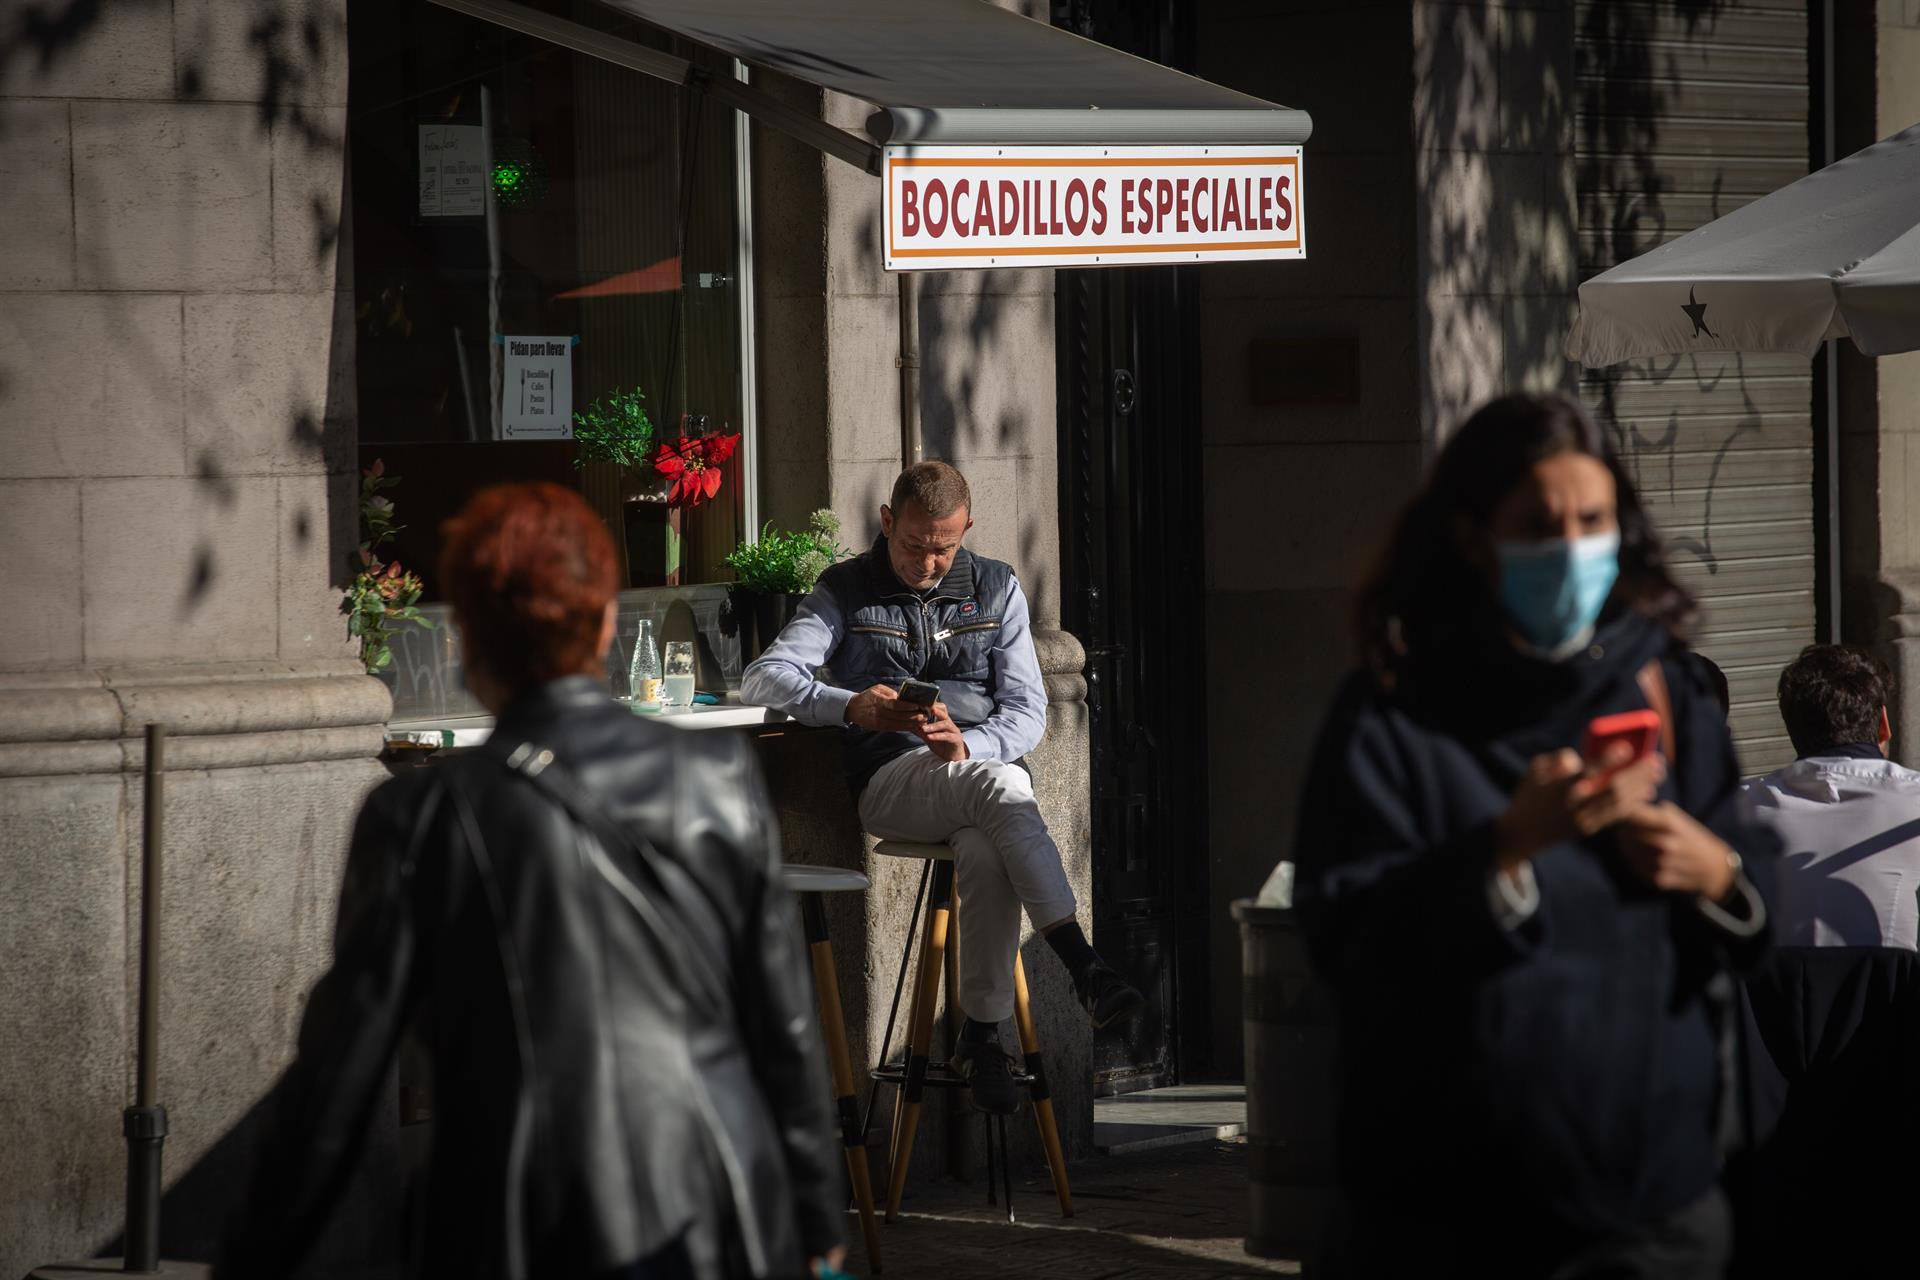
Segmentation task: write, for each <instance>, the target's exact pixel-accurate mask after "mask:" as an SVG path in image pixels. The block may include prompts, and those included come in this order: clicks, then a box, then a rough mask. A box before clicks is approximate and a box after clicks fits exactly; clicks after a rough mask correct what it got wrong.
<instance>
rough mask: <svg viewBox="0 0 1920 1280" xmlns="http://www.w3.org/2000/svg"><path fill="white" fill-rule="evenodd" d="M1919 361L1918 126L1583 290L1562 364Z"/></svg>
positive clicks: (1607, 274) (1602, 275) (1644, 256)
mask: <svg viewBox="0 0 1920 1280" xmlns="http://www.w3.org/2000/svg"><path fill="white" fill-rule="evenodd" d="M1845 337H1851V338H1852V339H1853V341H1854V345H1855V346H1857V347H1859V348H1860V350H1861V351H1863V352H1865V353H1866V354H1867V355H1870V356H1881V355H1890V354H1892V353H1893V352H1896V351H1912V350H1914V349H1916V348H1920V125H1915V126H1914V127H1913V128H1911V129H1908V130H1906V131H1905V132H1903V133H1897V134H1895V135H1894V136H1893V137H1891V138H1888V139H1886V140H1885V141H1882V142H1876V143H1874V144H1873V145H1872V146H1870V147H1868V148H1867V149H1866V150H1864V151H1860V152H1857V153H1855V154H1854V155H1850V156H1848V157H1847V158H1846V159H1844V160H1841V161H1839V162H1837V163H1835V164H1830V165H1828V166H1827V167H1826V168H1824V169H1822V170H1820V171H1819V172H1818V173H1812V174H1808V175H1807V176H1806V177H1804V178H1802V179H1800V180H1799V181H1798V182H1795V183H1792V184H1790V185H1788V186H1785V187H1782V188H1781V189H1780V190H1778V191H1776V192H1774V193H1773V194H1772V195H1769V196H1763V197H1762V198H1760V199H1758V200H1755V201H1754V202H1753V203H1752V204H1749V205H1747V206H1745V207H1744V208H1740V209H1736V210H1734V211H1733V212H1732V213H1730V214H1728V215H1727V216H1725V217H1724V218H1716V219H1715V220H1714V221H1712V222H1709V223H1708V224H1707V225H1706V226H1704V227H1700V228H1699V229H1697V230H1694V231H1689V232H1688V233H1687V234H1686V235H1683V236H1681V237H1680V238H1679V239H1677V240H1674V241H1672V242H1671V243H1668V244H1664V245H1661V246H1660V247H1659V248H1658V249H1654V250H1651V251H1649V252H1647V253H1643V254H1641V255H1640V256H1639V257H1637V258H1634V259H1632V260H1631V261H1628V262H1623V263H1621V264H1620V265H1619V266H1617V267H1615V268H1613V269H1612V270H1611V271H1603V272H1601V273H1600V274H1599V275H1597V276H1595V277H1594V278H1593V279H1591V280H1589V281H1587V282H1586V283H1585V284H1583V285H1581V286H1580V315H1579V318H1578V319H1577V320H1575V321H1574V325H1573V331H1572V332H1571V333H1570V334H1568V335H1567V357H1568V358H1569V359H1571V360H1578V361H1580V362H1581V363H1582V364H1585V365H1588V366H1590V367H1596V368H1597V367H1599V366H1601V365H1609V364H1617V363H1618V362H1620V361H1622V360H1632V359H1635V358H1638V357H1641V356H1653V355H1665V354H1670V353H1672V352H1684V351H1777V352H1783V353H1784V352H1792V353H1795V354H1798V355H1803V356H1811V355H1813V354H1814V352H1816V351H1817V350H1819V348H1820V344H1821V343H1822V342H1823V341H1825V340H1826V339H1828V338H1845Z"/></svg>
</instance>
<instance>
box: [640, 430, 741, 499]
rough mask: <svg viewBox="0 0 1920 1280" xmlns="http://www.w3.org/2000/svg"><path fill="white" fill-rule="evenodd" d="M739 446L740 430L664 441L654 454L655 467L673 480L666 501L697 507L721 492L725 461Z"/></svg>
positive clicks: (686, 436) (685, 436)
mask: <svg viewBox="0 0 1920 1280" xmlns="http://www.w3.org/2000/svg"><path fill="white" fill-rule="evenodd" d="M739 447H740V433H739V432H737V431H735V432H732V433H728V432H724V431H723V432H718V433H716V434H713V435H683V436H681V437H680V438H679V439H677V440H674V441H671V442H669V443H663V444H662V445H661V446H660V450H659V452H657V453H655V454H654V455H653V469H654V470H655V471H658V472H659V473H660V474H661V475H663V476H665V477H666V478H667V479H668V480H669V481H671V482H672V484H671V485H670V487H669V488H668V490H667V504H668V505H669V506H675V507H697V506H699V505H700V504H701V503H702V502H705V501H706V500H707V499H709V498H711V497H713V496H714V495H715V494H717V493H719V492H720V481H721V479H722V478H723V475H724V473H723V472H722V470H721V467H722V465H723V464H724V463H725V462H726V461H727V459H729V458H731V457H732V456H733V451H734V450H735V449H737V448H739Z"/></svg>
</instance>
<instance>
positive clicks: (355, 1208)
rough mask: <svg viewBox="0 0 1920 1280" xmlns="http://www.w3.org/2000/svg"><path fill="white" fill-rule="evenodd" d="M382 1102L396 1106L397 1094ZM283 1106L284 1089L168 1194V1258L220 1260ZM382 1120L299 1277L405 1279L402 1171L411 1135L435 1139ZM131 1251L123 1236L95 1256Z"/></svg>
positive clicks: (385, 1115)
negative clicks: (393, 1102)
mask: <svg viewBox="0 0 1920 1280" xmlns="http://www.w3.org/2000/svg"><path fill="white" fill-rule="evenodd" d="M381 1096H382V1097H383V1098H385V1099H387V1100H389V1101H391V1099H392V1098H393V1090H392V1089H387V1090H385V1091H383V1093H382V1094H381ZM279 1098H280V1094H279V1091H278V1088H277V1087H276V1088H275V1089H274V1090H272V1091H269V1092H268V1093H267V1095H266V1096H265V1097H263V1098H262V1099H261V1100H260V1101H259V1102H257V1103H255V1104H254V1106H253V1108H252V1109H251V1110H249V1111H248V1112H247V1114H246V1115H245V1116H243V1117H241V1119H240V1121H239V1123H237V1124H235V1125H234V1126H233V1127H232V1128H231V1129H229V1130H227V1132H226V1133H225V1134H223V1135H221V1137H220V1140H219V1141H218V1142H216V1143H214V1144H213V1145H212V1146H211V1147H209V1148H208V1149H207V1150H206V1151H205V1152H203V1153H202V1154H201V1156H200V1158H199V1159H198V1160H196V1161H194V1163H193V1166H192V1167H191V1168H189V1169H188V1170H187V1171H186V1172H185V1173H183V1174H181V1175H179V1177H178V1179H177V1180H176V1181H175V1182H174V1183H173V1185H172V1186H170V1187H169V1188H168V1189H167V1192H166V1195H165V1196H164V1197H163V1198H162V1200H161V1205H160V1256H161V1257H163V1258H172V1259H182V1260H188V1261H196V1262H213V1261H217V1260H218V1259H219V1257H220V1251H221V1248H222V1245H223V1243H224V1239H225V1237H226V1235H227V1232H228V1228H229V1224H230V1223H231V1221H232V1219H233V1216H234V1215H235V1214H236V1213H237V1212H238V1211H239V1210H240V1208H241V1205H242V1202H243V1201H244V1199H245V1197H246V1194H247V1192H248V1191H249V1190H251V1188H252V1186H253V1184H254V1182H255V1179H256V1175H257V1173H258V1170H257V1169H256V1167H255V1164H256V1160H257V1157H258V1154H259V1151H260V1148H261V1146H262V1144H263V1141H264V1139H265V1138H266V1136H267V1135H268V1133H269V1132H270V1131H271V1127H272V1124H273V1115H274V1109H275V1108H276V1106H277V1105H278V1103H279ZM376 1112H377V1115H376V1118H375V1120H374V1121H373V1122H372V1123H371V1124H370V1125H369V1127H368V1132H367V1134H366V1136H365V1142H366V1146H365V1147H364V1148H363V1153H364V1154H363V1155H362V1158H361V1161H360V1163H359V1165H358V1170H359V1172H358V1173H356V1176H354V1177H353V1178H351V1179H349V1180H348V1182H347V1183H346V1185H345V1189H344V1191H343V1193H342V1197H341V1200H340V1202H339V1204H338V1205H337V1206H336V1207H335V1208H334V1210H333V1212H332V1213H331V1214H330V1215H329V1217H328V1220H327V1223H326V1225H325V1227H324V1228H323V1229H322V1231H321V1233H320V1237H319V1239H318V1240H317V1241H315V1243H314V1245H313V1247H312V1248H310V1249H309V1250H307V1251H306V1252H305V1253H304V1254H303V1255H302V1256H303V1258H304V1261H303V1263H302V1265H301V1266H300V1268H299V1270H298V1271H297V1272H295V1273H294V1274H295V1275H297V1276H301V1277H308V1276H312V1277H319V1276H334V1277H361V1278H365V1280H371V1278H372V1277H386V1276H392V1275H397V1274H398V1273H399V1262H400V1260H401V1254H402V1232H403V1225H402V1216H403V1212H404V1205H403V1202H402V1194H401V1192H402V1189H401V1187H400V1185H399V1182H398V1171H399V1170H400V1169H402V1168H403V1167H404V1166H405V1164H406V1162H407V1157H406V1155H405V1154H404V1153H403V1152H402V1149H401V1148H402V1146H403V1145H404V1144H405V1140H406V1139H407V1138H408V1137H409V1136H410V1135H412V1134H416V1133H417V1134H419V1135H420V1136H421V1137H422V1139H423V1140H424V1137H425V1135H426V1132H427V1131H426V1129H424V1128H419V1129H411V1130H410V1129H404V1128H400V1127H398V1126H396V1125H395V1124H394V1123H393V1115H392V1113H391V1112H390V1110H387V1109H381V1108H376ZM380 1171H384V1176H382V1174H381V1172H380ZM125 1247H126V1245H125V1237H124V1236H123V1235H119V1234H116V1235H115V1236H113V1237H112V1238H111V1239H110V1240H107V1241H106V1242H105V1243H103V1244H102V1245H101V1246H100V1247H99V1248H98V1249H97V1250H95V1252H94V1256H95V1257H120V1256H121V1255H122V1254H123V1252H124V1250H125Z"/></svg>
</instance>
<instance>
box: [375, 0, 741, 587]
mask: <svg viewBox="0 0 1920 1280" xmlns="http://www.w3.org/2000/svg"><path fill="white" fill-rule="evenodd" d="M540 7H541V8H543V9H544V10H546V11H547V12H550V13H552V14H554V15H556V16H559V17H564V18H568V19H571V20H573V21H575V22H580V23H584V24H587V25H590V26H594V27H597V28H599V29H601V30H604V31H607V32H609V33H611V34H614V35H618V36H620V37H621V38H623V39H627V40H631V41H634V42H635V43H639V44H644V45H647V46H649V47H652V48H657V49H661V50H665V51H669V52H672V53H674V54H677V55H679V56H681V57H690V58H693V59H694V60H695V62H696V65H700V66H704V67H705V68H706V69H707V70H708V72H709V73H710V74H711V75H714V76H727V75H732V74H733V64H732V63H731V62H729V61H727V60H724V59H720V58H717V57H714V56H712V55H710V54H708V53H706V52H704V51H700V50H696V49H695V48H693V47H692V46H691V45H687V44H685V43H683V42H678V41H676V40H674V39H673V38H672V37H669V36H667V35H665V34H662V33H659V32H656V31H653V30H652V29H650V28H647V27H645V26H642V25H640V24H638V23H635V22H632V21H631V20H629V19H626V18H624V17H622V16H621V15H618V14H616V13H614V12H613V11H611V10H608V9H606V8H604V7H603V6H601V5H599V4H596V3H588V2H586V0H581V2H580V3H573V2H571V0H546V2H545V3H543V4H541V5H540ZM348 30H349V33H350V37H349V38H350V41H351V50H350V61H349V66H350V74H351V81H350V90H349V106H348V114H349V120H350V148H351V149H350V157H351V171H350V191H351V199H352V211H353V220H352V227H351V260H352V264H353V266H352V270H353V290H354V309H355V325H356V337H357V364H358V370H357V379H358V417H359V442H360V443H359V455H360V465H361V467H362V468H363V469H364V468H368V467H371V466H373V465H374V463H375V462H376V461H377V462H379V463H380V464H381V465H382V466H383V468H384V472H385V474H386V475H388V476H398V477H399V478H400V483H399V484H398V485H397V486H395V487H393V488H392V489H390V490H388V491H386V492H385V493H384V494H383V496H385V497H387V498H389V499H391V500H392V501H393V503H394V504H395V518H396V521H397V523H398V524H400V525H402V526H404V529H403V531H402V532H401V533H400V535H399V536H398V538H397V540H396V541H395V542H394V543H393V544H391V547H390V552H391V554H392V555H393V556H394V557H395V558H397V559H399V560H401V561H402V562H403V563H404V564H405V565H406V566H407V567H408V568H411V569H414V570H416V571H418V572H419V573H420V574H421V575H422V577H423V578H425V579H426V595H427V598H429V599H432V598H437V597H438V595H439V591H438V588H437V584H436V583H435V581H434V562H435V560H436V558H437V555H438V550H439V547H438V533H437V530H438V528H439V526H440V523H441V521H443V520H445V519H446V518H447V517H448V516H450V515H452V514H453V513H454V512H455V511H457V510H458V509H459V507H460V506H461V504H462V503H464V502H465V501H466V499H467V498H468V497H469V496H471V495H472V494H473V493H474V492H475V491H476V490H478V489H480V488H482V487H484V486H486V485H489V484H495V483H499V482H502V481H518V480H536V479H537V480H551V481H554V482H557V483H560V484H563V485H567V486H569V487H573V488H576V489H578V490H579V491H580V492H581V493H582V494H583V495H584V496H585V497H586V498H587V500H588V502H590V503H591V504H592V505H593V507H594V508H595V510H597V511H599V512H600V514H601V516H602V518H603V519H604V520H606V522H607V525H608V528H609V530H610V531H611V532H612V533H613V534H614V540H615V543H616V544H617V545H618V546H619V547H620V549H621V558H622V564H623V567H624V572H625V583H626V585H628V586H635V587H646V586H673V585H691V584H695V583H701V582H715V581H723V580H726V579H727V578H728V577H730V574H729V571H728V570H727V569H726V567H725V563H724V557H725V556H726V554H727V552H729V551H730V550H732V548H733V547H734V545H735V544H736V542H738V541H739V539H740V537H741V535H742V533H743V532H744V531H745V530H746V529H748V528H751V527H753V516H754V508H755V501H756V497H757V495H756V494H755V493H754V492H753V490H752V486H753V483H754V475H755V459H754V457H753V455H752V447H753V432H752V423H751V421H750V415H751V399H750V386H751V376H750V375H751V355H752V353H751V349H750V348H751V334H750V329H749V326H748V324H747V323H746V322H745V318H744V316H743V307H744V305H745V290H746V281H745V279H744V271H743V268H744V266H745V261H746V258H745V255H744V253H743V244H744V242H745V232H744V224H743V218H744V210H745V209H746V207H747V204H748V198H747V197H748V193H747V192H746V191H745V190H744V184H745V181H746V179H745V177H744V171H743V166H742V165H741V164H740V157H741V155H742V151H743V140H742V137H741V133H740V130H741V128H742V126H741V125H740V123H739V122H738V120H737V118H736V116H735V113H734V112H732V111H731V110H730V109H728V108H726V107H722V106H719V105H717V104H715V103H713V102H711V101H710V100H708V99H707V98H706V97H705V96H704V95H702V94H700V93H699V92H697V91H696V90H693V89H689V88H687V87H684V86H680V85H674V84H669V83H667V82H665V81H662V80H658V79H654V78H652V77H648V76H644V75H642V74H640V73H638V72H635V71H631V70H628V69H626V68H624V67H619V66H615V65H612V64H610V63H607V62H604V61H601V60H599V59H596V58H591V57H588V56H586V55H584V54H579V53H575V52H573V51H571V50H568V49H564V48H560V47H557V46H555V45H552V44H548V43H546V42H544V41H540V40H536V39H533V38H532V37H529V36H524V35H520V34H518V33H515V32H512V31H508V30H505V29H503V28H500V27H496V26H494V25H492V24H490V23H486V22H482V21H479V20H476V19H473V18H469V17H466V16H464V15H461V14H457V13H453V12H450V11H448V10H445V9H442V8H439V7H436V6H433V5H396V4H391V3H381V4H373V3H357V4H355V5H354V6H353V8H352V11H351V15H350V20H349V24H348ZM643 415H644V416H643ZM646 424H651V428H652V430H651V433H650V434H649V433H648V432H647V431H646ZM623 459H624V461H623ZM716 476H717V477H718V478H717V480H716V479H715V477H716Z"/></svg>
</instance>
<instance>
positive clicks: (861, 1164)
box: [800, 893, 880, 1275]
mask: <svg viewBox="0 0 1920 1280" xmlns="http://www.w3.org/2000/svg"><path fill="white" fill-rule="evenodd" d="M800 914H801V918H802V919H803V920H804V921H805V923H806V930H807V950H808V951H809V952H810V953H811V954H812V956H813V987H814V990H815V991H816V992H818V993H819V996H820V1029H821V1031H823V1032H824V1033H825V1039H826V1042H827V1062H828V1065H829V1066H830V1067H831V1068H832V1071H833V1097H834V1105H835V1106H836V1107H837V1108H838V1110H839V1113H840V1141H841V1145H842V1146H843V1147H844V1148H845V1150H846V1158H847V1177H848V1178H849V1180H851V1181H852V1183H853V1202H854V1204H855V1205H856V1206H858V1207H859V1210H860V1234H861V1236H862V1237H863V1238H864V1239H865V1241H866V1245H867V1265H868V1266H869V1267H871V1268H872V1269H873V1274H875V1275H879V1274H880V1226H879V1224H878V1222H876V1221H875V1219H874V1210H873V1176H872V1175H871V1174H870V1173H868V1172H867V1147H866V1140H865V1139H864V1138H863V1137H862V1136H861V1131H860V1114H859V1107H858V1103H857V1101H856V1100H855V1096H854V1087H853V1055H852V1054H851V1053H850V1052H848V1050H847V1023H846V1017H845V1015H844V1014H843V1013H842V1012H841V1009H840V976H839V973H838V972H837V971H836V970H835V968H834V963H833V942H832V940H831V939H830V938H829V937H828V935H827V910H826V907H825V905H824V904H823V903H822V901H821V897H820V895H819V894H817V893H803V894H801V895H800Z"/></svg>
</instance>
